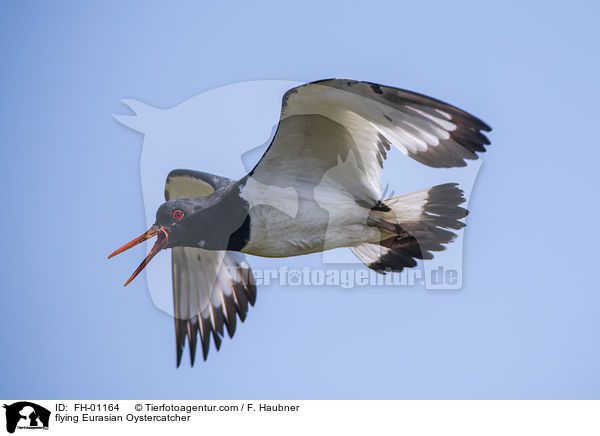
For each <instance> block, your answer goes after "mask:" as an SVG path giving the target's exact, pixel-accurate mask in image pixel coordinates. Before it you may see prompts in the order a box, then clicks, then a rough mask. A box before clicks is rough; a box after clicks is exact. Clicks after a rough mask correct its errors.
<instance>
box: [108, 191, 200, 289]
mask: <svg viewBox="0 0 600 436" xmlns="http://www.w3.org/2000/svg"><path fill="white" fill-rule="evenodd" d="M208 207H210V205H209V204H208V202H207V201H206V199H205V198H179V199H176V200H169V201H167V202H165V203H163V204H161V205H160V207H159V208H158V210H157V211H156V221H155V223H154V224H153V225H152V227H150V229H149V230H148V231H147V232H146V233H144V234H143V235H141V236H139V237H137V238H136V239H134V240H133V241H131V242H129V243H127V244H125V245H123V246H122V247H121V248H119V249H118V250H116V251H115V252H113V253H112V254H111V255H110V256H108V258H109V259H110V258H111V257H113V256H116V255H117V254H119V253H122V252H123V251H125V250H128V249H129V248H131V247H134V246H136V245H138V244H140V243H142V242H144V241H146V240H147V239H150V238H152V237H154V236H156V237H157V238H156V242H155V243H154V246H153V247H152V249H151V250H150V253H148V256H146V258H145V259H144V261H143V262H142V263H141V264H140V266H139V267H138V268H137V269H136V270H135V272H134V273H133V274H132V275H131V277H130V278H129V280H127V282H126V283H125V286H127V285H128V284H129V282H131V281H132V280H133V279H134V278H135V277H136V276H137V275H138V274H139V273H140V272H141V271H142V270H143V269H144V268H145V266H146V265H148V263H149V262H150V260H152V258H153V257H154V256H156V254H157V253H158V252H159V251H160V250H163V249H165V248H172V247H178V246H197V245H198V244H199V242H201V241H199V240H198V235H197V230H196V232H195V231H194V229H197V226H195V225H193V224H192V222H194V223H197V222H198V218H199V217H201V216H202V215H205V214H203V213H202V212H203V211H204V210H205V209H207V208H208Z"/></svg>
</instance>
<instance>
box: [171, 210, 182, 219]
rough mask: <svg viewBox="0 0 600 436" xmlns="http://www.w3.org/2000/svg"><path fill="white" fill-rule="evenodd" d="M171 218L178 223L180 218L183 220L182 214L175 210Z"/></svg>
mask: <svg viewBox="0 0 600 436" xmlns="http://www.w3.org/2000/svg"><path fill="white" fill-rule="evenodd" d="M173 218H175V219H176V220H177V221H179V220H180V219H181V218H183V212H182V211H181V210H179V209H177V210H176V211H175V212H173Z"/></svg>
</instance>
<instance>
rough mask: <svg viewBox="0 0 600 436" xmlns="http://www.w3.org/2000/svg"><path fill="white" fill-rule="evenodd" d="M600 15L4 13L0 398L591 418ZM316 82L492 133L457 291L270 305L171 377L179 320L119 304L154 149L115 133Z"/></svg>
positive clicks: (563, 9)
mask: <svg viewBox="0 0 600 436" xmlns="http://www.w3.org/2000/svg"><path fill="white" fill-rule="evenodd" d="M598 12H600V11H598V6H597V5H594V4H593V3H592V2H576V1H572V2H565V3H555V4H553V5H549V4H548V3H542V2H525V3H523V2H518V3H517V2H515V3H510V2H493V3H482V2H460V1H459V2H451V3H448V2H441V1H440V2H419V3H416V2H391V1H390V2H385V1H381V2H378V1H372V2H368V3H365V4H364V5H360V4H356V3H348V2H343V3H342V2H331V3H325V2H302V3H295V4H293V5H291V4H288V5H286V4H283V3H275V2H273V3H272V4H269V3H262V4H253V5H250V4H247V5H242V4H240V5H236V6H232V5H228V6H227V7H225V6H219V5H217V4H216V3H215V4H211V5H200V4H197V3H192V2H189V3H188V2H179V3H177V5H176V6H171V7H170V8H168V7H167V6H166V5H161V4H158V3H155V4H153V3H148V2H141V1H140V2H128V3H127V4H126V5H125V4H123V3H122V2H116V1H115V2H110V1H109V2H102V3H97V4H95V5H91V4H87V5H86V4H83V3H81V2H59V3H54V4H50V3H47V2H30V3H28V4H27V5H25V4H23V3H19V4H17V3H14V4H12V5H8V4H4V5H3V6H2V13H0V50H1V53H2V58H3V68H2V70H1V71H0V75H1V76H2V83H3V86H2V100H1V107H0V110H1V115H2V116H1V117H0V144H2V145H1V146H2V155H3V158H2V159H1V160H0V166H1V171H0V177H1V178H2V182H3V186H4V188H5V191H4V192H5V196H4V207H3V208H2V214H0V224H1V225H2V229H4V232H3V242H2V252H1V254H0V256H1V262H2V265H3V269H2V271H3V274H2V276H1V279H0V280H1V283H2V286H1V287H2V293H1V297H0V298H1V300H0V329H1V330H2V332H3V333H2V335H1V336H0V338H1V339H0V340H1V346H2V349H3V351H4V352H3V356H2V359H0V362H1V363H0V367H1V369H2V373H3V377H4V378H3V380H4V381H3V383H1V384H0V397H5V398H28V399H43V398H48V399H49V398H64V399H66V398H106V399H108V398H160V397H167V398H384V399H387V398H544V399H545V398H598V397H599V393H600V369H599V368H600V362H599V360H600V348H599V346H598V344H599V343H600V317H599V316H598V311H599V309H598V308H599V307H600V295H599V293H598V291H597V290H598V284H597V281H598V273H597V266H596V260H597V258H598V254H597V246H598V242H599V241H598V239H599V238H598V234H597V232H596V228H595V227H596V219H597V217H598V215H599V211H600V209H599V207H598V204H597V197H598V195H597V189H596V188H597V185H598V183H597V180H596V176H597V169H596V166H597V164H598V162H599V158H600V147H599V146H600V144H599V143H598V139H597V135H596V134H595V133H596V132H595V126H596V125H597V122H598V104H597V101H598V97H599V91H600V89H599V86H598V84H597V78H598V77H600V71H599V70H600V65H599V61H598V56H597V51H598V50H597V42H598V40H599V36H600V35H599V34H598V33H599V31H598V26H597V17H598ZM326 77H348V78H355V79H362V80H370V81H374V82H379V83H384V84H387V85H393V86H399V87H403V88H407V89H411V90H415V91H418V92H421V93H425V94H428V95H432V96H434V97H437V98H440V99H442V100H445V101H448V102H451V103H453V104H456V105H458V106H460V107H462V108H464V109H466V110H468V111H469V112H472V113H474V114H476V115H478V116H480V117H482V118H483V119H484V120H485V121H486V122H488V123H489V124H490V125H492V126H493V127H494V131H493V132H492V134H491V139H492V142H493V145H492V146H491V147H490V149H489V153H486V155H485V156H484V163H483V165H482V168H481V171H480V173H479V178H478V181H477V183H476V185H475V187H474V190H473V193H472V197H471V202H470V209H471V211H472V213H471V215H469V218H468V227H467V231H466V234H465V241H464V244H465V246H464V268H465V271H464V277H463V287H462V289H461V290H459V291H428V290H424V289H422V288H416V287H415V288H401V289H397V290H396V289H389V288H384V289H372V288H366V289H354V290H351V291H348V290H343V289H337V288H333V289H332V288H324V287H322V288H317V287H311V288H307V289H301V288H300V289H299V288H296V287H293V288H292V287H281V288H278V287H277V286H271V287H268V288H266V289H264V290H259V297H258V302H257V305H256V307H255V308H253V309H252V310H251V312H250V314H249V317H248V319H247V321H246V323H245V324H244V325H243V326H240V328H239V329H238V331H237V333H236V336H235V338H234V339H233V340H226V341H225V342H224V345H223V348H222V350H221V351H220V352H219V353H215V352H214V350H213V351H212V352H211V355H210V358H209V360H208V361H207V362H206V363H205V364H198V365H197V366H196V367H194V368H189V367H188V366H187V365H186V364H185V363H186V362H184V365H182V367H181V368H180V369H178V370H176V369H175V365H174V348H175V345H174V333H173V325H172V319H170V318H169V317H168V316H167V315H166V314H165V313H164V312H162V311H160V310H159V309H157V308H156V307H155V306H154V305H153V304H152V301H151V298H150V295H149V293H148V290H147V287H146V284H145V279H144V278H143V277H140V278H139V279H137V280H136V281H135V282H134V283H133V284H132V285H130V286H128V287H127V288H123V287H122V283H123V281H124V280H125V279H126V278H127V277H128V276H129V274H130V273H131V271H132V270H133V268H134V267H135V266H136V265H137V262H139V260H140V259H141V257H142V256H143V249H142V248H139V249H137V251H135V252H134V253H133V254H129V255H128V256H127V257H124V258H121V259H115V260H112V261H110V262H108V261H107V260H106V255H107V254H108V253H110V252H111V251H112V250H114V249H115V248H116V247H118V246H120V245H121V244H122V243H123V242H125V241H127V240H129V239H131V237H133V236H135V235H138V234H139V233H141V231H142V230H143V229H145V227H146V220H145V211H144V207H143V200H142V195H141V185H140V166H139V159H140V155H141V147H142V142H143V138H142V136H141V135H140V134H139V133H136V132H133V131H131V130H129V129H127V128H125V127H124V126H122V125H120V124H119V123H118V122H116V121H115V120H114V119H113V118H112V116H111V114H112V113H123V111H124V108H123V105H122V104H121V103H120V102H119V101H120V100H121V99H123V98H126V97H133V98H137V99H140V100H142V101H145V102H146V103H148V104H151V105H153V106H156V107H161V108H169V107H172V106H174V105H176V104H178V103H180V102H182V101H184V100H186V99H189V98H190V97H193V96H195V95H197V94H199V93H201V92H203V91H206V90H209V89H212V88H215V87H218V86H222V85H226V84H230V83H235V82H242V81H248V80H262V79H281V80H295V81H309V80H315V79H320V78H326ZM255 145H258V144H255ZM165 149H168V144H165ZM197 169H200V170H206V171H210V168H197ZM223 175H225V176H227V175H228V174H223ZM122 256H124V255H122ZM307 259H308V260H307ZM253 262H254V260H253ZM256 262H259V263H260V262H264V261H263V260H257V261H256ZM290 262H292V263H293V264H294V265H302V264H303V263H304V262H312V260H310V258H308V257H303V258H298V259H294V260H292V261H290ZM281 264H282V263H281V261H278V263H276V265H281Z"/></svg>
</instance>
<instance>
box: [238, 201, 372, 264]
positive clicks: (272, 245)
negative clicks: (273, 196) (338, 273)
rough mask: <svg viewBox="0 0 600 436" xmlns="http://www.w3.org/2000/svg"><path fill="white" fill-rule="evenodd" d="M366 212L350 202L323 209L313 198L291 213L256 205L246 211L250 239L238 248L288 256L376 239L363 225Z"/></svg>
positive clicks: (247, 251) (349, 245)
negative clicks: (247, 212)
mask: <svg viewBox="0 0 600 436" xmlns="http://www.w3.org/2000/svg"><path fill="white" fill-rule="evenodd" d="M368 212H369V211H368V210H367V209H365V208H362V207H360V206H358V205H357V204H356V203H354V202H348V203H345V204H344V205H337V207H336V208H332V209H331V210H329V211H327V210H325V209H323V208H322V207H320V206H319V205H318V204H317V203H316V202H314V201H305V202H302V201H301V202H300V204H299V207H298V212H297V214H296V215H295V216H290V215H288V214H286V213H285V212H282V211H281V210H280V209H277V208H274V207H272V206H264V205H261V206H256V207H254V208H253V209H252V210H251V211H250V241H249V243H248V244H247V245H246V246H245V247H244V249H243V250H242V251H243V252H244V253H248V254H254V255H257V256H264V257H288V256H297V255H301V254H309V253H316V252H319V251H323V250H329V249H332V248H338V247H352V246H356V245H359V244H362V243H364V242H372V241H376V240H378V238H379V235H380V234H379V231H378V230H377V229H375V228H373V227H367V225H366V219H367V215H368Z"/></svg>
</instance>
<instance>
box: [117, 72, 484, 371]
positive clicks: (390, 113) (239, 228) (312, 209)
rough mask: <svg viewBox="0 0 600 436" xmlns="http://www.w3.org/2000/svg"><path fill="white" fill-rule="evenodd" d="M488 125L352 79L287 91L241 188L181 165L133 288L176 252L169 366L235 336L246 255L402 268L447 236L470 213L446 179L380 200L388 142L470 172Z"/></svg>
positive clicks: (245, 284) (247, 287)
mask: <svg viewBox="0 0 600 436" xmlns="http://www.w3.org/2000/svg"><path fill="white" fill-rule="evenodd" d="M489 131H491V128H490V127H489V126H488V125H487V124H485V123H484V122H483V121H481V120H480V119H478V118H476V117H474V116H472V115H470V114H468V113H467V112H464V111H463V110H461V109H458V108H457V107H454V106H451V105H449V104H447V103H444V102H442V101H439V100H436V99H433V98H430V97H427V96H425V95H421V94H417V93H414V92H411V91H407V90H403V89H398V88H393V87H389V86H383V85H379V84H376V83H370V82H363V81H354V80H347V79H329V80H321V81H317V82H311V83H308V84H305V85H301V86H298V87H295V88H292V89H290V90H289V91H287V92H286V93H285V94H284V96H283V100H282V108H281V115H280V119H279V124H278V126H277V130H276V133H275V135H274V137H273V139H272V141H271V143H270V145H269V147H268V148H267V150H266V152H265V153H264V155H263V156H262V158H261V159H260V161H259V162H258V163H257V164H256V166H255V167H254V168H253V169H252V170H251V171H250V172H249V173H248V174H247V175H246V176H244V177H242V178H241V179H240V180H231V179H228V178H226V177H221V176H217V175H214V174H208V173H204V172H199V171H193V170H187V169H176V170H173V171H171V172H170V173H169V175H168V177H167V180H166V184H165V200H166V201H165V203H163V204H162V205H161V206H160V207H159V208H158V210H157V212H156V222H155V223H154V225H152V227H150V229H149V230H148V231H147V232H145V233H144V234H143V235H141V236H139V237H138V238H136V239H134V240H133V241H131V242H129V243H128V244H125V245H124V246H123V247H121V248H119V249H118V250H116V251H115V252H114V253H112V254H111V255H110V256H109V258H110V257H112V256H115V255H116V254H119V253H121V252H123V251H125V250H127V249H129V248H131V247H133V246H135V245H137V244H139V243H141V242H143V241H146V240H148V239H150V238H152V237H156V242H155V244H154V246H153V247H152V249H151V250H150V252H149V254H148V256H147V257H146V258H145V259H144V260H143V262H142V263H141V264H140V266H139V267H138V268H137V269H136V270H135V272H134V273H133V274H132V275H131V277H130V278H129V280H127V282H126V283H125V285H127V284H128V283H129V282H131V281H132V280H133V279H134V278H135V277H136V276H137V275H138V274H139V273H140V272H141V271H142V270H143V269H144V267H145V266H146V265H147V264H148V263H149V262H150V260H151V259H152V258H153V257H154V256H155V255H156V254H157V253H158V252H159V251H160V250H163V249H167V248H170V249H171V254H172V260H171V263H172V278H173V302H174V309H175V312H174V318H175V335H176V349H177V366H179V365H180V363H181V359H182V355H183V351H184V348H185V343H186V339H187V343H188V346H189V350H190V361H191V365H192V366H193V365H194V359H195V355H196V349H197V347H198V344H200V347H201V349H202V355H203V358H204V360H206V358H207V355H208V352H209V348H210V341H211V337H212V339H213V341H214V344H215V347H216V349H217V350H218V349H219V348H220V346H221V342H222V338H223V336H224V334H225V330H226V331H227V333H228V335H229V336H230V337H233V335H234V333H235V330H236V323H237V318H238V317H239V319H240V320H241V321H242V322H243V321H244V319H245V318H246V314H247V312H248V306H249V305H254V303H255V301H256V285H255V283H254V280H253V275H252V271H251V269H250V266H249V265H248V263H247V261H246V259H245V256H244V254H251V255H256V256H263V257H288V256H298V255H303V254H309V253H316V252H321V251H324V250H329V249H333V248H338V247H350V248H351V249H352V250H353V251H354V253H355V254H356V255H357V256H358V257H359V258H360V259H361V260H362V261H363V262H364V263H365V264H366V266H367V267H369V268H371V269H373V270H375V271H377V272H381V273H387V272H400V271H402V270H403V269H404V268H410V267H414V266H416V265H417V261H416V259H431V258H433V253H432V252H436V251H442V250H444V248H445V247H444V246H445V245H446V244H449V243H450V242H452V241H453V240H454V238H455V237H456V234H455V233H454V232H453V230H458V229H460V228H462V227H463V226H464V225H465V224H464V222H463V218H464V217H465V216H466V215H467V210H466V209H464V208H463V207H461V206H460V205H461V204H462V203H463V202H464V201H465V199H464V195H463V191H462V190H461V189H460V188H459V187H458V185H457V184H455V183H447V184H443V185H438V186H434V187H430V188H427V189H423V190H420V191H417V192H412V193H409V194H403V195H397V196H391V197H386V194H385V191H384V189H383V188H382V181H381V173H382V169H383V166H384V162H385V160H386V157H387V154H388V153H389V152H390V150H391V148H392V146H394V147H395V148H397V149H398V150H400V151H401V152H402V153H404V154H405V155H407V156H408V157H410V158H412V159H415V160H416V161H418V162H420V163H422V164H424V165H427V166H430V167H434V168H451V167H462V166H466V164H467V163H466V161H467V160H475V159H477V158H478V156H477V154H476V153H477V152H484V151H485V146H486V145H489V144H490V142H489V140H488V138H487V137H486V136H485V135H484V134H483V133H482V132H489Z"/></svg>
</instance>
